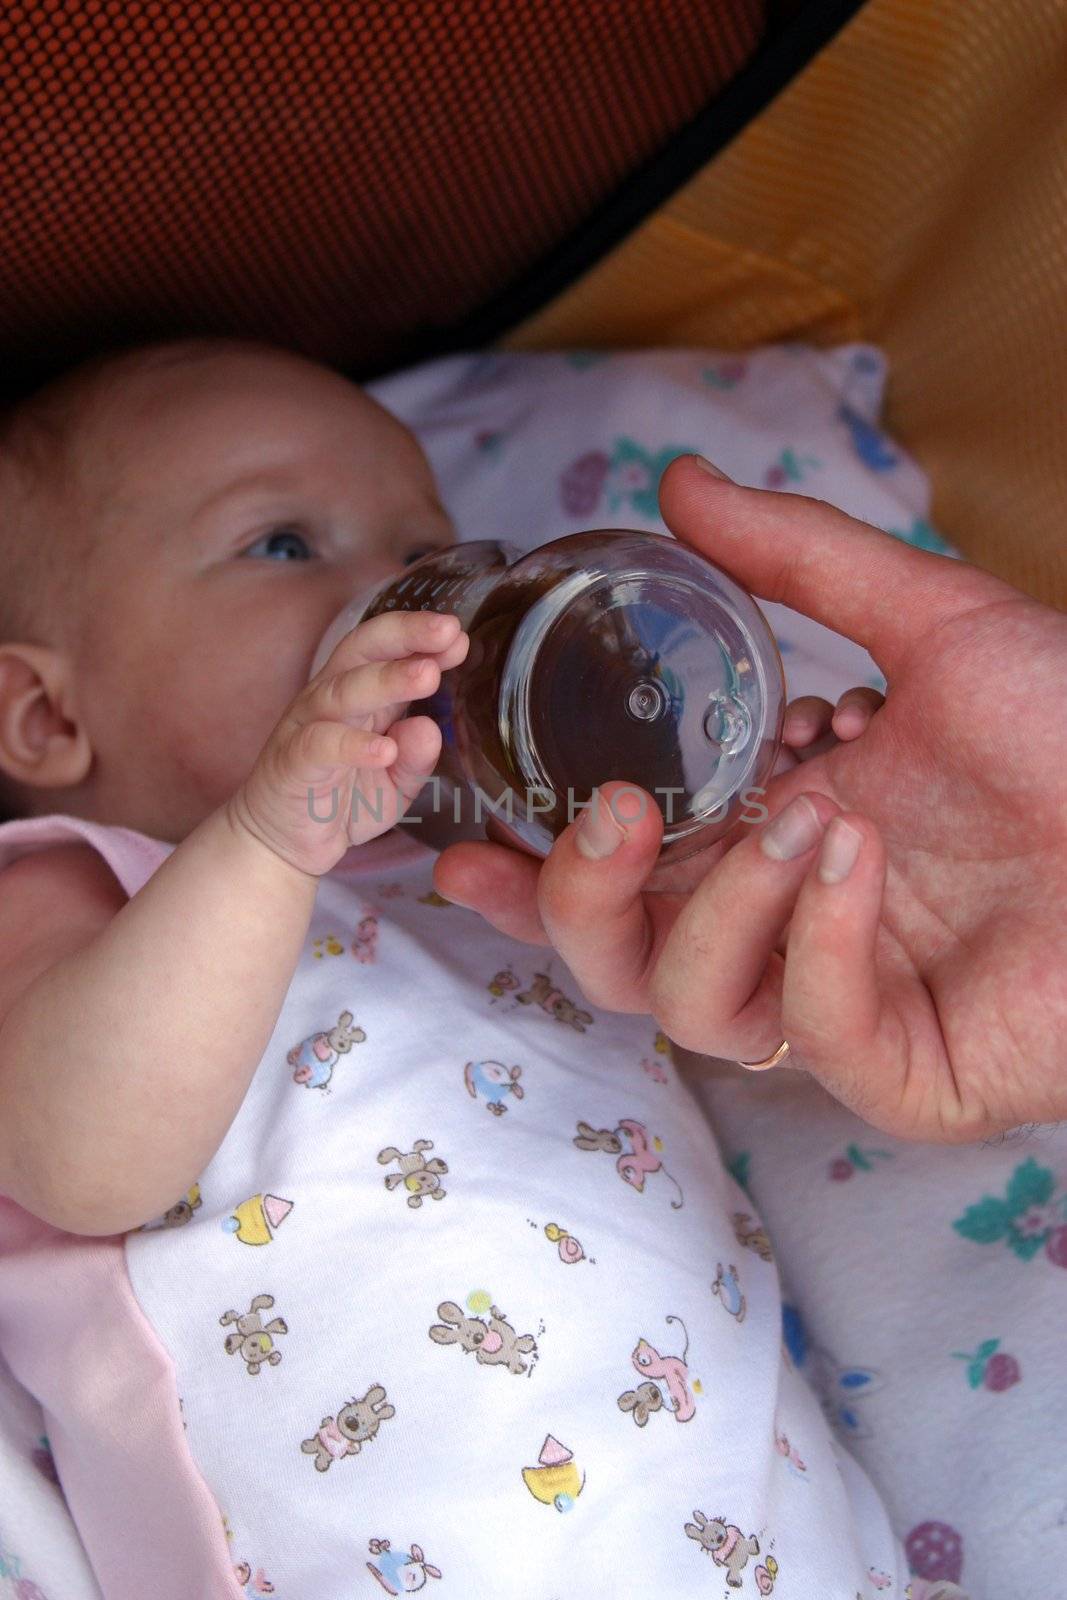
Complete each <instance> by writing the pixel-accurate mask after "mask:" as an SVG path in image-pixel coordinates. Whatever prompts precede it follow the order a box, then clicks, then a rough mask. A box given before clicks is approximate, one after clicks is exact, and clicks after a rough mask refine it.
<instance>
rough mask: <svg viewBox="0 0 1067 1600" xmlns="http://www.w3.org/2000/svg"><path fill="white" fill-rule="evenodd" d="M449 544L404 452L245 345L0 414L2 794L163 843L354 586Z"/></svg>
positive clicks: (195, 807)
mask: <svg viewBox="0 0 1067 1600" xmlns="http://www.w3.org/2000/svg"><path fill="white" fill-rule="evenodd" d="M453 537H454V534H453V529H452V526H451V523H450V521H449V518H448V516H447V514H446V513H445V511H444V509H443V508H442V506H441V504H440V501H439V500H438V498H437V492H436V488H435V485H434V480H433V475H432V473H431V470H430V467H429V464H428V463H427V461H426V458H425V456H424V455H423V453H422V450H421V449H420V447H419V445H418V444H417V442H416V441H415V439H414V438H413V436H412V435H411V433H409V431H408V430H407V429H406V428H405V427H403V426H402V425H401V423H399V422H398V421H397V420H396V419H395V418H394V417H392V416H391V415H390V414H389V413H388V412H387V411H385V410H383V409H382V407H380V406H379V405H378V404H377V403H376V402H375V401H373V400H371V399H370V398H369V396H367V395H365V394H363V393H362V391H361V390H360V389H358V388H356V387H355V386H354V385H353V384H351V383H349V382H347V381H346V380H345V379H344V378H342V377H340V376H339V375H338V374H336V373H334V372H331V371H329V370H328V369H326V368H324V367H320V366H317V365H315V364H313V363H312V362H310V361H305V360H303V359H302V358H300V357H298V356H295V355H290V354H288V353H285V352H282V351H277V350H271V349H268V348H266V347H264V346H259V345H252V344H241V343H238V342H235V341H224V340H195V341H183V342H181V343H175V344H167V345H154V346H151V347H148V348H145V349H142V350H139V351H133V352H130V353H126V354H123V355H118V356H114V357H111V358H108V359H104V360H102V361H99V362H96V363H93V364H91V365H89V366H87V367H82V368H79V369H78V370H77V371H76V372H74V373H71V374H70V375H69V376H67V377H66V378H63V379H61V380H59V381H58V382H57V383H55V384H52V385H50V386H49V387H48V388H47V389H45V390H42V391H41V392H40V393H39V394H38V395H36V396H35V397H33V399H31V400H30V401H28V402H26V403H25V404H24V405H23V406H21V407H19V408H18V409H17V410H16V411H15V412H14V413H12V414H11V415H10V416H9V417H8V418H7V420H6V421H0V802H2V804H3V814H5V815H11V814H15V815H20V816H30V815H40V814H42V813H45V812H51V811H63V812H68V813H71V814H73V815H76V816H82V817H86V818H88V819H90V820H96V821H100V822H107V823H117V824H122V825H124V826H126V827H131V828H137V829H139V830H140V831H141V832H144V833H148V834H151V835H153V836H154V837H156V838H160V839H165V840H172V841H177V840H179V839H182V838H184V837H185V836H186V834H188V833H189V832H191V831H192V829H193V828H194V827H195V826H196V825H197V823H198V822H200V821H201V820H202V819H203V818H204V817H205V816H207V815H208V813H209V812H210V811H212V810H214V809H215V808H216V807H217V806H219V805H221V804H222V802H223V801H224V800H225V799H226V798H227V796H228V795H230V794H232V793H233V791H234V790H235V789H236V788H237V787H238V786H239V784H240V783H241V782H242V780H243V779H244V778H245V776H246V775H247V773H248V771H249V769H250V768H251V766H252V764H253V762H254V761H255V758H256V756H257V755H258V754H259V751H260V750H261V749H262V747H263V744H264V743H265V741H266V739H267V736H268V734H269V733H270V732H271V729H272V728H273V727H274V725H275V723H276V722H277V721H278V718H279V717H280V716H281V714H282V712H283V711H284V710H285V708H286V706H287V705H288V704H289V702H290V701H291V700H292V699H293V697H294V695H296V694H297V692H298V691H299V690H300V688H301V687H302V686H303V684H304V683H305V682H306V679H307V674H308V671H309V668H310V665H311V660H312V657H313V655H314V653H315V647H316V645H317V643H318V641H319V639H320V637H321V636H322V634H323V632H324V631H325V629H326V627H327V624H328V623H329V622H330V621H331V619H332V618H333V617H334V616H335V614H336V613H337V612H338V611H340V609H341V607H342V606H343V605H344V604H345V603H346V602H347V601H348V600H349V599H351V598H352V596H353V594H354V593H355V592H357V591H358V590H360V589H362V588H365V587H368V586H370V585H371V584H374V583H377V582H378V581H379V580H380V579H382V578H384V577H386V576H388V575H390V574H392V573H394V572H397V571H399V570H400V569H401V567H402V566H403V565H404V564H405V563H406V562H410V561H411V560H413V559H415V558H417V556H418V555H420V554H424V553H425V552H426V551H427V550H428V549H432V548H434V547H435V546H438V545H444V544H449V543H451V542H452V540H453Z"/></svg>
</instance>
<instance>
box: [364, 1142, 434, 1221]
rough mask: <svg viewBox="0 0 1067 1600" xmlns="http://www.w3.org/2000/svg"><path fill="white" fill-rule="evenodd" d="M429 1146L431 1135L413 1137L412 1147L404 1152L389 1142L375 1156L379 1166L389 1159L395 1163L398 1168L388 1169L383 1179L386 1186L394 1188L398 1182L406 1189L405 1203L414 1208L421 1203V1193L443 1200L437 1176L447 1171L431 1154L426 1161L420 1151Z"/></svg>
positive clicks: (385, 1164) (387, 1162) (431, 1147)
mask: <svg viewBox="0 0 1067 1600" xmlns="http://www.w3.org/2000/svg"><path fill="white" fill-rule="evenodd" d="M432 1149H433V1140H432V1139H416V1140H415V1148H414V1150H409V1151H408V1153H407V1155H404V1154H402V1152H401V1151H399V1150H398V1149H397V1148H396V1146H395V1145H390V1146H389V1148H388V1149H387V1150H379V1151H378V1160H379V1162H380V1164H381V1165H382V1166H387V1165H388V1164H389V1162H391V1161H396V1162H398V1163H399V1166H400V1171H399V1172H391V1173H390V1174H389V1176H388V1177H387V1178H386V1180H385V1187H386V1188H387V1189H396V1188H398V1187H399V1186H400V1185H401V1184H403V1186H404V1188H405V1189H407V1191H408V1205H409V1206H410V1207H411V1209H412V1210H413V1211H417V1210H418V1209H419V1207H420V1206H421V1205H422V1200H423V1196H424V1195H429V1197H430V1199H431V1200H443V1199H444V1197H445V1192H446V1191H445V1190H444V1189H443V1188H442V1186H441V1179H442V1178H443V1177H444V1175H445V1173H446V1172H447V1171H448V1167H447V1166H446V1165H445V1163H444V1162H443V1161H439V1160H438V1158H437V1157H436V1156H432V1157H431V1158H430V1160H429V1161H427V1160H426V1158H425V1155H424V1154H423V1152H424V1151H426V1150H432Z"/></svg>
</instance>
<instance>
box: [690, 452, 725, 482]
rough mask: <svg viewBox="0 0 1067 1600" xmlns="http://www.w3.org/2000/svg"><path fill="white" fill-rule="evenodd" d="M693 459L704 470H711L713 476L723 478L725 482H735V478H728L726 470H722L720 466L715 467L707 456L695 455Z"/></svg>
mask: <svg viewBox="0 0 1067 1600" xmlns="http://www.w3.org/2000/svg"><path fill="white" fill-rule="evenodd" d="M692 459H693V460H694V461H695V462H696V464H697V466H698V467H699V468H700V470H701V471H702V472H710V473H711V476H712V477H713V478H722V479H723V481H724V482H725V483H733V481H734V480H733V479H732V478H728V477H727V476H726V474H725V472H720V471H719V469H718V467H713V466H712V464H711V462H710V461H709V460H708V459H707V457H706V456H694V457H693V458H692Z"/></svg>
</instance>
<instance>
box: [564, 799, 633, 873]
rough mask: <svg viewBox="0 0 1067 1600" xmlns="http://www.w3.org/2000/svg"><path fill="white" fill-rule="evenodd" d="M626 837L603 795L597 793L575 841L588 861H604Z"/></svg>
mask: <svg viewBox="0 0 1067 1600" xmlns="http://www.w3.org/2000/svg"><path fill="white" fill-rule="evenodd" d="M625 837H626V835H625V834H624V833H623V831H622V829H621V828H620V827H619V824H618V823H617V822H616V821H615V818H614V816H613V815H612V812H611V807H610V806H609V805H608V803H607V801H606V800H605V799H604V797H603V795H596V796H595V797H594V799H593V800H592V801H591V803H590V806H589V809H588V811H587V812H586V813H585V815H584V816H583V818H582V820H581V822H580V823H579V824H578V831H577V833H576V834H575V836H574V842H575V844H576V845H577V846H578V849H579V850H580V851H581V853H582V855H583V856H585V858H586V860H587V861H603V860H604V859H605V857H606V856H610V855H612V854H613V853H614V852H615V851H616V850H617V849H618V848H619V846H620V844H622V841H623V840H624V839H625Z"/></svg>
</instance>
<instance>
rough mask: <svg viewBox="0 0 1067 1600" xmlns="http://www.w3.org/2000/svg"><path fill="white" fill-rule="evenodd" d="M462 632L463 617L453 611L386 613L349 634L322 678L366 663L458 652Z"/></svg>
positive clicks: (340, 644) (373, 618) (321, 672)
mask: <svg viewBox="0 0 1067 1600" xmlns="http://www.w3.org/2000/svg"><path fill="white" fill-rule="evenodd" d="M460 632H461V629H460V625H459V618H458V617H457V616H455V615H453V613H452V612H450V611H383V612H382V613H381V614H380V615H379V616H377V617H371V618H370V620H369V621H367V622H361V623H360V624H359V626H358V627H355V628H353V629H352V631H351V632H350V633H346V634H345V636H344V638H343V639H340V640H339V641H338V643H337V645H336V646H335V648H334V650H333V653H332V655H331V656H330V657H329V659H328V660H327V661H326V662H325V663H324V665H323V666H322V668H321V669H320V671H319V673H318V676H319V677H320V678H322V677H332V676H333V675H334V674H336V673H337V672H343V671H345V670H347V669H348V668H350V667H354V666H358V665H359V664H360V662H363V661H396V660H398V659H399V658H400V657H401V656H410V655H415V654H422V655H436V654H438V652H440V651H442V650H452V649H454V648H455V644H456V639H457V635H459V634H460ZM459 659H460V660H462V659H463V658H462V656H460V657H459Z"/></svg>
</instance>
